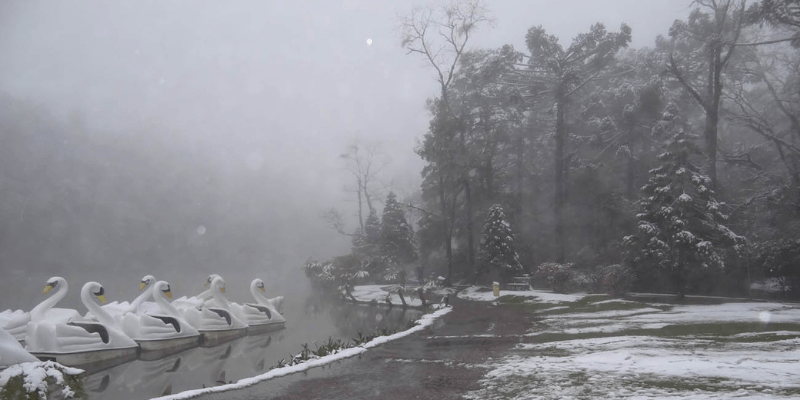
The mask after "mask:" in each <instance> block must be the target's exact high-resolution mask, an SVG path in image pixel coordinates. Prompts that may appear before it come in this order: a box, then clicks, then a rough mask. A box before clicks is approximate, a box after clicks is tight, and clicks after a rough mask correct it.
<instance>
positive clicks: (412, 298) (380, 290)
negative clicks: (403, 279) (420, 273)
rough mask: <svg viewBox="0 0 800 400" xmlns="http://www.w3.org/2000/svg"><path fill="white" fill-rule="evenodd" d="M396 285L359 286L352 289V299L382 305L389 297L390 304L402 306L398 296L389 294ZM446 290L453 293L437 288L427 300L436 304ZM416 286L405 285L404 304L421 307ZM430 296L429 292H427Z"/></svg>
mask: <svg viewBox="0 0 800 400" xmlns="http://www.w3.org/2000/svg"><path fill="white" fill-rule="evenodd" d="M397 287H398V286H397V285H361V286H355V287H353V291H352V294H353V297H355V298H356V300H358V301H365V302H368V301H371V300H375V301H377V302H379V303H384V302H385V301H386V297H387V296H388V297H389V300H390V301H391V302H392V304H395V305H399V304H402V302H401V301H400V296H399V295H398V294H397V293H396V292H395V293H390V290H391V289H392V288H397ZM448 290H450V291H453V290H452V289H445V288H439V289H436V290H434V291H433V293H434V294H433V296H432V297H431V298H430V299H426V300H428V302H429V303H431V304H438V303H439V302H440V300H441V297H442V296H443V295H444V294H446V293H447V292H448ZM416 291H417V286H412V285H406V288H405V292H404V293H405V295H404V296H405V299H406V304H408V305H409V306H412V307H421V306H422V301H421V300H420V299H419V297H418V295H417V293H416ZM428 293H429V295H430V292H428Z"/></svg>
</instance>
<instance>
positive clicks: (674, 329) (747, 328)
mask: <svg viewBox="0 0 800 400" xmlns="http://www.w3.org/2000/svg"><path fill="white" fill-rule="evenodd" d="M770 331H790V332H797V333H798V334H797V335H776V334H774V333H767V334H764V335H753V336H743V337H733V336H734V335H738V334H741V333H758V332H770ZM615 336H653V337H662V338H681V337H692V338H697V339H707V340H713V341H715V342H720V343H769V342H775V341H779V340H788V339H794V338H798V337H800V324H797V323H773V324H762V323H758V322H721V323H715V324H680V325H668V326H665V327H663V328H660V329H627V330H622V331H616V332H586V333H572V334H570V333H562V332H552V333H543V334H541V335H536V336H532V340H533V342H535V343H549V342H560V341H566V340H577V339H595V338H604V337H615Z"/></svg>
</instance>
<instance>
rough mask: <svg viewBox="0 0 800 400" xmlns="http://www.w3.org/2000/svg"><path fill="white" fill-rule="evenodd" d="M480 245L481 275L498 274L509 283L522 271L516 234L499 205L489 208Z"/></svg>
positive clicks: (479, 272) (479, 271)
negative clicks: (515, 247) (515, 245)
mask: <svg viewBox="0 0 800 400" xmlns="http://www.w3.org/2000/svg"><path fill="white" fill-rule="evenodd" d="M480 245H481V249H480V253H479V254H478V260H479V263H480V264H479V267H478V268H479V270H478V274H479V275H481V274H486V273H489V274H492V275H494V274H498V275H500V276H501V277H502V278H503V279H504V280H506V281H507V280H508V279H510V277H512V276H514V275H516V274H518V273H520V272H521V271H522V265H521V264H520V263H519V256H518V255H517V252H516V251H515V250H514V233H513V232H512V231H511V225H509V223H508V221H506V216H505V213H504V212H503V207H502V206H500V205H499V204H495V205H493V206H492V207H491V208H489V214H488V215H487V216H486V221H485V222H484V224H483V232H482V234H481V242H480Z"/></svg>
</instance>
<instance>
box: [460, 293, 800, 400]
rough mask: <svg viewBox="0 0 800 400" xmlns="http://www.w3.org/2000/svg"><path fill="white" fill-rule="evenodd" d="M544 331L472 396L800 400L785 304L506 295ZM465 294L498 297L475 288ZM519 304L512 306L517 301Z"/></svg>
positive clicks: (795, 334)
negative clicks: (652, 302)
mask: <svg viewBox="0 0 800 400" xmlns="http://www.w3.org/2000/svg"><path fill="white" fill-rule="evenodd" d="M508 294H513V295H519V296H526V297H528V298H527V299H523V298H510V297H506V298H501V299H500V300H499V302H503V303H514V304H516V306H519V307H524V308H528V309H529V310H530V311H531V312H532V313H533V314H534V315H535V316H536V317H540V318H542V320H540V321H537V323H536V324H535V328H534V329H533V330H532V331H531V332H529V333H528V334H527V335H526V338H525V340H524V341H525V342H528V343H521V344H519V345H517V347H516V348H515V349H513V350H512V351H511V352H510V354H508V355H507V356H505V357H503V358H500V359H494V360H489V361H487V362H486V363H484V364H483V365H480V367H483V368H486V369H487V373H486V374H485V375H484V378H483V379H482V380H481V386H482V389H480V390H477V391H474V392H471V393H470V394H469V395H468V396H467V397H468V398H472V399H551V398H552V399H579V398H624V399H662V398H681V399H717V398H732V397H736V398H749V399H774V398H798V397H800V308H798V306H797V305H788V304H780V303H728V304H721V305H681V306H670V305H664V304H645V303H637V302H631V301H623V300H610V299H607V298H606V297H602V296H590V297H589V296H586V295H585V294H578V295H556V294H552V293H548V292H542V291H536V290H533V291H527V292H506V291H503V293H501V295H508ZM459 296H460V297H463V298H468V299H475V300H484V301H496V300H497V298H496V297H494V296H493V295H492V293H491V292H485V291H483V292H480V291H479V289H478V288H470V289H468V290H465V291H464V292H462V293H461V294H460V295H459ZM508 306H510V305H508Z"/></svg>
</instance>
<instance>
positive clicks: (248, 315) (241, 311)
mask: <svg viewBox="0 0 800 400" xmlns="http://www.w3.org/2000/svg"><path fill="white" fill-rule="evenodd" d="M264 292H265V289H264V281H262V280H261V279H258V278H256V279H253V281H252V282H250V294H251V295H252V296H253V298H254V299H255V300H256V303H245V304H237V303H235V302H228V307H229V308H230V309H231V310H233V312H234V313H235V314H236V315H237V316H238V317H239V318H240V319H242V320H243V321H244V322H246V323H247V325H248V327H247V332H248V333H252V334H259V333H264V332H270V331H274V330H278V329H283V328H285V327H286V319H285V318H283V315H281V313H280V312H278V310H277V307H275V306H274V303H273V301H272V300H273V299H267V298H266V296H264V294H263V293H264ZM223 297H224V296H223ZM223 301H227V299H225V300H223ZM280 301H281V303H283V296H281V297H280Z"/></svg>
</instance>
